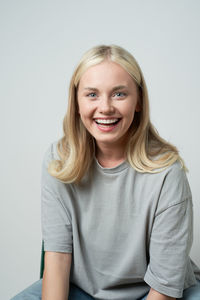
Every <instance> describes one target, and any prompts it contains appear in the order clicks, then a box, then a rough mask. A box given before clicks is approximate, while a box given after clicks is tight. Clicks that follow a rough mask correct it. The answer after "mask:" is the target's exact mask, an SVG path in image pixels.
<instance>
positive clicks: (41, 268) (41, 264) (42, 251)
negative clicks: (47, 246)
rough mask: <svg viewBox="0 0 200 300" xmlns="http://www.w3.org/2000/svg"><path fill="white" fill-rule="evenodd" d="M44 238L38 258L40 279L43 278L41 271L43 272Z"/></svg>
mask: <svg viewBox="0 0 200 300" xmlns="http://www.w3.org/2000/svg"><path fill="white" fill-rule="evenodd" d="M44 255H45V251H44V240H42V249H41V260H40V279H42V278H43V273H44Z"/></svg>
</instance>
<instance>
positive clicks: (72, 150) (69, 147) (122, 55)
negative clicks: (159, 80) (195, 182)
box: [48, 45, 187, 183]
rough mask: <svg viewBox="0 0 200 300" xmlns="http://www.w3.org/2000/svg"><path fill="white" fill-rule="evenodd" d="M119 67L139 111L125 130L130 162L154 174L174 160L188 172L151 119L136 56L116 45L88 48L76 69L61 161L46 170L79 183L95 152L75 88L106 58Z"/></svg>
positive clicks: (60, 149)
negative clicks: (136, 96) (127, 78)
mask: <svg viewBox="0 0 200 300" xmlns="http://www.w3.org/2000/svg"><path fill="white" fill-rule="evenodd" d="M106 59H107V60H111V61H113V62H115V63H118V64H119V65H120V66H122V67H123V68H124V69H125V70H126V71H127V72H128V73H129V74H130V75H131V77H132V78H133V80H134V82H135V83H136V85H137V87H138V92H139V96H140V106H141V110H140V111H139V112H135V116H134V120H133V123H132V124H131V126H130V128H129V130H128V137H129V138H128V142H127V145H126V149H125V155H126V159H127V161H128V162H129V163H130V165H131V166H132V167H133V168H134V169H136V170H137V171H138V172H141V173H145V172H147V173H157V172H161V171H162V170H164V169H166V168H167V167H168V166H170V165H172V164H173V163H174V162H176V161H177V160H179V161H180V163H181V166H182V167H183V168H184V169H185V170H186V171H187V168H186V166H185V164H184V161H183V159H182V158H181V157H180V155H179V152H178V150H177V148H176V147H175V146H174V145H172V144H170V143H168V142H167V141H165V140H164V139H163V138H161V137H160V136H159V134H158V132H157V131H156V129H155V128H154V126H153V125H152V123H151V122H150V116H149V99H148V92H147V87H146V83H145V80H144V77H143V74H142V71H141V69H140V67H139V65H138V63H137V61H136V60H135V58H134V57H133V56H132V55H131V54H130V53H129V52H128V51H127V50H125V49H123V48H122V47H119V46H117V45H108V46H107V45H98V46H95V47H93V48H91V49H89V50H88V51H87V52H86V53H85V54H84V55H83V56H82V58H81V60H80V63H79V64H78V66H77V67H76V68H75V71H74V73H73V75H72V78H71V81H70V87H69V98H68V109H67V113H66V115H65V116H64V120H63V131H64V135H63V137H62V138H61V139H60V140H59V141H58V144H57V152H58V154H59V156H60V160H52V161H51V162H50V164H49V167H48V172H49V173H50V174H51V175H52V176H54V177H56V178H57V179H59V180H60V181H62V182H64V183H72V182H74V183H79V182H80V181H81V179H82V178H83V176H84V175H85V174H86V173H87V171H88V170H89V169H90V166H91V164H92V161H93V159H94V153H95V147H96V146H95V140H94V138H93V136H92V135H91V134H90V133H89V132H88V131H87V129H86V128H85V127H84V125H83V123H82V121H81V119H80V117H79V114H78V103H77V89H78V84H79V81H80V78H81V76H82V75H83V73H84V72H85V71H86V70H87V69H88V68H89V67H91V66H94V65H97V64H99V63H101V62H103V61H105V60H106Z"/></svg>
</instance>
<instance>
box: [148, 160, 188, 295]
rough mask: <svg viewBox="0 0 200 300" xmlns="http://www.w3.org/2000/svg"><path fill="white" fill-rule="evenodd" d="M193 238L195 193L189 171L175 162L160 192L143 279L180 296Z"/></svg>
mask: <svg viewBox="0 0 200 300" xmlns="http://www.w3.org/2000/svg"><path fill="white" fill-rule="evenodd" d="M192 239H193V203H192V195H191V191H190V187H189V183H188V180H187V177H186V174H185V172H184V170H183V169H181V168H180V165H179V164H178V163H176V164H174V165H173V166H172V167H171V168H170V170H169V172H168V173H167V175H166V177H165V179H164V181H163V186H162V189H161V192H160V197H159V202H158V206H157V209H156V213H155V218H154V223H153V227H152V232H151V237H150V244H149V258H150V259H149V265H148V268H147V271H146V274H145V277H144V281H145V282H146V283H147V284H148V285H149V286H150V287H152V288H153V289H155V290H157V291H158V292H160V293H162V294H165V295H167V296H170V297H174V298H181V297H182V293H183V289H184V281H185V276H186V272H187V264H188V258H189V252H190V249H191V245H192Z"/></svg>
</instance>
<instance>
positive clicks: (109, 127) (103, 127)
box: [94, 119, 121, 132]
mask: <svg viewBox="0 0 200 300" xmlns="http://www.w3.org/2000/svg"><path fill="white" fill-rule="evenodd" d="M120 121H121V119H120V120H119V121H118V122H117V124H114V125H113V124H107V125H104V124H97V123H96V122H95V121H94V122H95V124H96V126H97V128H98V129H99V130H101V131H103V132H109V131H112V130H114V129H115V128H116V127H117V126H118V124H119V123H120Z"/></svg>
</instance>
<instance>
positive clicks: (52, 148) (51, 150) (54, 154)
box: [43, 139, 60, 162]
mask: <svg viewBox="0 0 200 300" xmlns="http://www.w3.org/2000/svg"><path fill="white" fill-rule="evenodd" d="M59 143H60V139H58V140H54V141H52V142H51V143H50V144H49V145H48V147H47V148H46V150H45V152H44V155H43V160H44V161H45V162H50V161H51V160H54V159H55V160H60V157H59V154H58V144H59Z"/></svg>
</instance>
